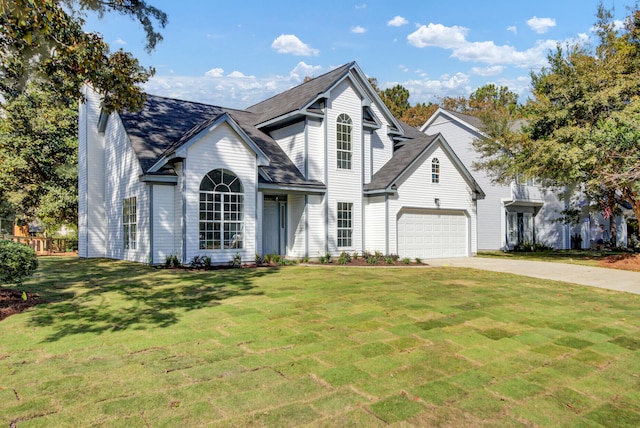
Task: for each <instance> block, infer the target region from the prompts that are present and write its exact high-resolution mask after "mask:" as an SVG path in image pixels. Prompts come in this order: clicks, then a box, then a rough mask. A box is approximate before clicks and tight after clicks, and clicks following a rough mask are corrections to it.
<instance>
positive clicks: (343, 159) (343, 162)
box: [336, 113, 352, 169]
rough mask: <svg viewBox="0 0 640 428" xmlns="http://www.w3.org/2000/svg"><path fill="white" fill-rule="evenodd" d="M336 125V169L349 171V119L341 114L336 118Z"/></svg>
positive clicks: (350, 147)
mask: <svg viewBox="0 0 640 428" xmlns="http://www.w3.org/2000/svg"><path fill="white" fill-rule="evenodd" d="M336 125H337V130H336V147H337V153H336V155H337V156H336V157H337V162H338V165H337V166H338V169H351V156H352V144H351V128H352V126H351V118H350V117H349V116H348V115H346V114H344V113H343V114H341V115H340V116H338V120H337V121H336Z"/></svg>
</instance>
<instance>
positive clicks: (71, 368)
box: [0, 258, 640, 426]
mask: <svg viewBox="0 0 640 428" xmlns="http://www.w3.org/2000/svg"><path fill="white" fill-rule="evenodd" d="M23 288H24V289H25V290H27V291H32V292H36V293H39V294H40V295H41V296H43V297H44V298H46V299H47V300H48V301H49V302H50V303H48V304H46V305H40V306H38V307H35V308H33V309H32V310H30V311H28V312H26V313H23V314H19V315H14V316H11V317H9V318H7V319H6V320H4V321H2V322H1V323H0V337H2V340H1V341H0V421H2V423H5V424H6V425H10V424H11V423H15V424H17V425H18V426H21V425H25V426H30V425H34V426H79V425H86V426H89V425H102V426H118V425H128V426H145V425H148V426H170V425H175V424H181V425H185V424H186V425H188V426H200V425H213V426H245V425H259V426H298V425H303V424H311V425H313V426H335V425H358V424H364V425H367V426H376V425H380V426H383V425H385V424H396V423H397V424H401V425H402V424H404V425H407V426H412V425H413V426H423V425H425V424H437V425H458V424H462V425H466V426H478V425H489V426H501V425H502V426H513V425H514V424H515V425H518V424H520V425H524V426H559V425H562V426H567V425H580V426H598V425H607V426H636V425H637V424H638V423H639V422H638V421H640V406H638V405H637V400H638V398H640V381H639V380H638V379H640V342H639V341H638V339H637V338H638V337H640V323H638V319H640V309H639V308H640V298H639V296H635V295H629V294H623V293H616V292H612V291H605V290H598V289H593V288H586V287H578V286H575V285H568V284H562V283H557V282H551V281H543V280H532V279H531V278H522V277H518V276H514V275H506V274H498V273H491V272H482V271H475V270H471V269H454V268H424V269H380V268H376V269H353V268H351V269H350V268H337V269H326V268H323V267H284V268H260V269H233V270H218V271H207V272H204V271H197V272H196V271H188V270H163V269H155V268H150V267H148V266H143V265H138V264H132V263H127V262H120V261H110V260H79V259H74V258H42V259H41V268H40V269H39V271H38V272H37V274H36V275H35V276H34V277H33V278H32V279H30V280H29V281H28V282H27V283H25V284H24V286H23Z"/></svg>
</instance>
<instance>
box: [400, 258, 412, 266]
mask: <svg viewBox="0 0 640 428" xmlns="http://www.w3.org/2000/svg"><path fill="white" fill-rule="evenodd" d="M402 263H404V264H405V265H408V264H411V259H410V258H409V257H405V258H404V259H402Z"/></svg>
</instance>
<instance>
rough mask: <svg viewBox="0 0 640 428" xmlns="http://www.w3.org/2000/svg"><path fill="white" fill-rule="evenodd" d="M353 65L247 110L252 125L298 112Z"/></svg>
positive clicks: (319, 77) (346, 65) (331, 72)
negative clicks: (251, 115)
mask: <svg viewBox="0 0 640 428" xmlns="http://www.w3.org/2000/svg"><path fill="white" fill-rule="evenodd" d="M353 65H354V62H350V63H349V64H345V65H343V66H341V67H338V68H336V69H335V70H332V71H330V72H328V73H325V74H323V75H322V76H318V77H316V78H315V79H312V80H309V81H308V82H305V83H302V84H301V85H298V86H296V87H294V88H291V89H289V90H288V91H284V92H282V93H280V94H278V95H275V96H273V97H271V98H269V99H266V100H264V101H262V102H260V103H258V104H255V105H252V106H251V107H249V108H247V111H248V112H251V113H253V114H254V115H255V118H256V122H255V123H254V125H257V124H259V123H263V122H266V121H267V120H270V119H274V118H276V117H280V116H283V115H285V114H287V113H291V112H294V111H298V110H300V109H301V108H303V107H304V106H306V105H307V104H309V103H310V102H312V101H313V100H314V99H315V98H316V96H317V95H318V94H321V93H323V92H325V91H326V90H327V89H329V88H330V87H331V86H332V85H333V84H334V83H335V82H336V81H337V80H338V79H340V78H341V77H342V76H344V75H345V74H346V73H348V72H349V70H350V69H351V67H352V66H353Z"/></svg>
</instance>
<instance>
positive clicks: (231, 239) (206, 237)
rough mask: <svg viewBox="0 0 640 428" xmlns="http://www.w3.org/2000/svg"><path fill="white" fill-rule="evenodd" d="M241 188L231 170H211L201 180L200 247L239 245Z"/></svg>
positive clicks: (241, 220) (241, 218) (242, 211)
mask: <svg viewBox="0 0 640 428" xmlns="http://www.w3.org/2000/svg"><path fill="white" fill-rule="evenodd" d="M243 229H244V190H243V187H242V182H241V181H240V179H239V178H238V176H236V175H235V174H234V173H233V172H231V171H229V170H226V169H214V170H213V171H210V172H209V173H208V174H207V175H205V176H204V178H203V179H202V182H201V183H200V239H199V240H200V249H201V250H219V249H223V250H226V249H230V248H242V231H243Z"/></svg>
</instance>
